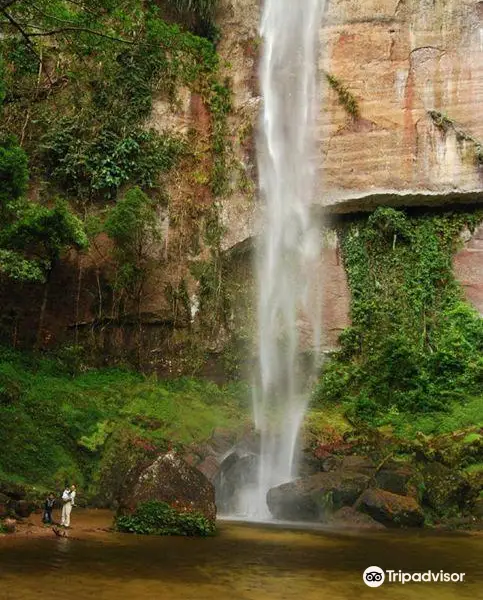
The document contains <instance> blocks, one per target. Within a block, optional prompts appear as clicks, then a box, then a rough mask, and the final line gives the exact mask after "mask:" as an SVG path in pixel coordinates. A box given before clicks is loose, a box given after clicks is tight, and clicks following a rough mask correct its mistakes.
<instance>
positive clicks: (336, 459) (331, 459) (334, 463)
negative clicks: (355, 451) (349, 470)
mask: <svg viewBox="0 0 483 600" xmlns="http://www.w3.org/2000/svg"><path fill="white" fill-rule="evenodd" d="M341 463H342V457H340V456H328V457H327V458H326V459H325V460H324V461H322V471H324V473H328V472H329V471H335V470H337V469H339V468H340V465H341Z"/></svg>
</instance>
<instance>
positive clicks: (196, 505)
mask: <svg viewBox="0 0 483 600" xmlns="http://www.w3.org/2000/svg"><path fill="white" fill-rule="evenodd" d="M152 501H156V502H162V503H166V504H167V505H169V506H170V507H173V508H175V509H176V510H179V511H182V512H193V513H197V514H201V515H203V516H204V517H205V518H206V519H208V520H209V521H211V522H214V521H215V519H216V505H215V490H214V487H213V485H212V484H211V483H210V482H209V481H208V479H207V478H206V477H205V475H203V474H202V473H200V471H198V470H197V469H195V468H193V467H191V466H190V465H189V464H188V463H187V462H186V461H185V460H183V459H182V458H181V457H180V456H179V455H178V454H177V453H176V452H174V451H170V452H167V453H166V454H162V455H160V456H158V457H157V458H156V459H155V460H154V461H153V462H151V464H149V465H148V466H146V467H145V468H143V469H142V470H141V472H140V474H139V475H137V477H136V480H135V481H134V482H133V483H132V484H130V485H129V486H128V487H127V488H126V489H124V490H123V494H122V496H121V500H120V505H119V510H118V512H119V514H120V515H127V514H133V513H134V512H135V511H136V510H137V508H138V506H139V505H141V504H144V503H146V502H152Z"/></svg>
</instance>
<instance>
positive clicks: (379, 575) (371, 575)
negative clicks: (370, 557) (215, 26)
mask: <svg viewBox="0 0 483 600" xmlns="http://www.w3.org/2000/svg"><path fill="white" fill-rule="evenodd" d="M385 578H386V575H385V573H384V571H383V570H382V569H381V568H380V567H367V569H366V570H365V571H364V574H363V575H362V579H363V580H364V583H365V584H366V585H368V586H369V587H379V586H380V585H382V584H383V583H384V579H385Z"/></svg>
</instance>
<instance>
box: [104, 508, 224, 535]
mask: <svg viewBox="0 0 483 600" xmlns="http://www.w3.org/2000/svg"><path fill="white" fill-rule="evenodd" d="M116 528H117V530H118V531H122V532H125V533H139V534H144V535H185V536H203V537H205V536H210V535H214V533H215V524H214V523H212V522H211V521H210V520H209V519H207V518H206V517H205V516H203V515H202V514H200V513H197V512H180V511H178V510H177V509H175V508H172V507H171V506H169V504H166V503H165V502H156V501H151V502H145V503H143V504H140V505H139V506H138V507H137V509H136V511H135V512H134V513H133V514H132V515H124V516H120V517H117V518H116Z"/></svg>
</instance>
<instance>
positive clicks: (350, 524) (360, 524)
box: [329, 506, 385, 529]
mask: <svg viewBox="0 0 483 600" xmlns="http://www.w3.org/2000/svg"><path fill="white" fill-rule="evenodd" d="M329 524H330V525H334V526H336V527H347V528H354V529H385V527H384V525H383V524H382V523H379V522H378V521H376V520H375V519H373V518H372V517H370V516H369V515H368V514H366V513H362V512H359V511H358V510H356V509H355V508H353V507H352V506H344V507H342V508H341V509H339V510H338V511H336V512H335V513H334V514H333V515H332V517H331V518H330V521H329Z"/></svg>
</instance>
